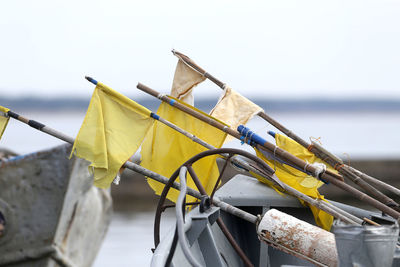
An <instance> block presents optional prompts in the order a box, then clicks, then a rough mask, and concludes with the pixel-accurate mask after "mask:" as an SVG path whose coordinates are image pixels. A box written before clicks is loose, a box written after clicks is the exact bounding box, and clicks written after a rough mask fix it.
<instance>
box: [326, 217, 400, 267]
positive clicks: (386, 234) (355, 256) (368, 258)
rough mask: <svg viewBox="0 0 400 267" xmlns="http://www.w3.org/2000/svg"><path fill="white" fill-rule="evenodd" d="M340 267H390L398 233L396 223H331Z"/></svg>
mask: <svg viewBox="0 0 400 267" xmlns="http://www.w3.org/2000/svg"><path fill="white" fill-rule="evenodd" d="M333 233H334V234H335V239H336V248H337V252H338V256H339V266H340V267H348V266H349V267H353V266H365V267H376V266H379V267H391V266H392V262H393V256H394V251H395V249H396V243H397V239H398V235H399V227H398V225H397V223H396V224H393V225H384V226H366V225H364V226H355V225H346V224H342V223H335V224H334V225H333Z"/></svg>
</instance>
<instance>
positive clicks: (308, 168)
mask: <svg viewBox="0 0 400 267" xmlns="http://www.w3.org/2000/svg"><path fill="white" fill-rule="evenodd" d="M137 88H138V89H139V90H142V91H143V92H146V93H147V94H149V95H152V96H154V97H156V98H159V99H160V100H162V101H164V102H166V103H169V104H170V105H172V106H174V107H176V108H178V109H179V110H181V111H183V112H185V113H188V114H190V115H192V116H194V117H196V118H198V119H199V120H201V121H203V122H205V123H208V124H210V125H211V126H213V127H216V128H218V129H220V130H221V131H224V132H226V133H228V134H230V135H231V136H233V137H235V138H237V139H241V137H242V136H241V135H240V133H238V132H236V131H234V130H233V129H231V128H229V127H227V126H226V125H224V124H222V123H220V122H218V121H215V120H212V119H211V118H209V117H207V116H205V115H203V114H201V113H199V112H196V111H194V110H193V109H190V108H189V107H187V106H185V105H182V104H180V103H179V102H177V101H175V100H174V99H172V98H170V97H168V96H166V95H163V94H160V93H159V92H157V91H155V90H153V89H151V88H149V87H147V86H145V85H143V84H141V83H138V85H137ZM263 141H265V142H264V143H262V144H256V145H255V146H256V148H258V149H260V150H266V151H268V152H269V153H273V154H274V155H276V156H277V157H278V158H281V159H283V160H284V161H286V162H289V163H291V164H294V165H295V166H297V167H298V168H300V169H302V170H304V171H305V172H307V173H311V174H314V176H315V174H316V173H317V172H318V170H317V168H316V167H315V166H313V165H311V164H308V163H306V162H304V161H303V160H302V159H300V158H297V157H295V156H293V155H292V154H290V153H289V152H287V151H285V150H283V149H281V148H279V147H277V146H275V145H274V144H272V143H269V142H267V141H266V140H263ZM317 178H322V179H323V180H325V181H327V182H330V183H332V184H334V185H336V186H337V187H339V188H341V189H343V190H345V191H347V192H349V193H351V194H353V195H354V196H355V197H357V198H358V199H360V200H362V201H365V202H366V203H368V204H369V205H371V206H373V207H375V208H377V209H379V210H381V211H382V212H384V213H386V214H388V215H390V216H392V217H393V218H395V219H399V218H400V213H399V212H397V211H395V210H393V209H392V208H390V207H388V206H386V205H385V204H383V203H381V202H379V201H377V200H375V199H373V198H372V197H370V196H368V195H367V194H365V193H363V192H361V191H359V190H357V189H355V188H353V187H351V186H349V185H347V184H346V183H344V182H342V181H340V180H338V179H336V178H334V177H333V176H332V175H330V174H329V173H326V172H324V173H321V174H320V175H319V177H317Z"/></svg>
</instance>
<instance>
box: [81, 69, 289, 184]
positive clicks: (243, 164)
mask: <svg viewBox="0 0 400 267" xmlns="http://www.w3.org/2000/svg"><path fill="white" fill-rule="evenodd" d="M85 79H86V80H88V81H89V82H91V83H92V84H94V85H97V83H98V82H97V80H95V79H93V78H91V77H89V76H85ZM150 117H151V118H153V119H154V120H157V121H159V122H161V123H162V124H164V125H166V126H168V127H170V128H171V129H173V130H175V131H177V132H179V133H181V134H183V135H184V136H186V137H187V138H189V139H190V140H192V141H193V142H195V143H198V144H199V145H201V146H203V147H205V148H207V149H215V147H214V146H212V145H210V144H208V143H207V142H205V141H203V140H202V139H200V138H198V137H197V136H195V135H193V134H191V133H189V132H188V131H186V130H184V129H182V128H180V127H179V126H177V125H175V124H173V123H172V122H170V121H168V120H166V119H164V118H162V117H161V116H159V115H157V114H156V113H154V112H151V113H150ZM221 156H222V157H226V155H221ZM232 163H233V164H236V165H237V166H239V167H241V168H242V169H244V170H247V171H252V172H254V173H256V174H258V175H260V176H262V177H263V178H265V179H267V180H270V181H271V182H273V183H274V184H276V185H278V186H279V187H282V182H281V181H280V180H279V179H278V178H277V177H273V176H272V175H273V171H272V169H271V170H269V172H267V171H266V170H265V169H260V168H257V167H256V166H254V165H251V164H249V163H248V162H246V161H244V160H242V159H240V158H237V157H233V158H232Z"/></svg>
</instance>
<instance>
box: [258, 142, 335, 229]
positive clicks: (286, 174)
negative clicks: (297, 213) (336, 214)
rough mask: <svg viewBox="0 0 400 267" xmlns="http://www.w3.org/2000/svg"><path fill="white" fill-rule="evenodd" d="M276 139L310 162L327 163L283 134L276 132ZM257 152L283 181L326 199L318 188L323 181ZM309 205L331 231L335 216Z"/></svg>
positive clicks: (315, 217)
mask: <svg viewBox="0 0 400 267" xmlns="http://www.w3.org/2000/svg"><path fill="white" fill-rule="evenodd" d="M275 141H276V145H277V146H278V147H280V148H282V149H284V150H286V151H288V152H289V153H291V154H292V155H294V156H296V157H298V158H301V159H302V160H304V161H306V162H308V163H324V164H325V165H327V164H326V163H325V162H324V161H322V160H320V159H319V158H317V157H316V156H315V155H314V154H312V153H311V152H310V151H308V150H307V149H306V148H304V147H303V146H301V145H299V144H298V143H297V142H295V141H294V140H292V139H291V138H288V137H286V136H284V135H281V134H276V135H275ZM256 153H257V156H258V157H260V158H262V159H263V160H264V161H265V162H267V164H268V165H269V166H271V167H272V168H273V169H275V174H276V176H278V178H279V179H280V180H281V181H282V182H284V183H285V184H287V185H289V186H290V187H293V188H294V189H296V190H298V191H300V192H302V193H303V194H306V195H307V196H310V197H312V198H314V199H322V200H324V201H326V200H325V199H324V196H323V195H320V193H319V192H318V188H319V187H321V186H322V185H323V184H324V183H323V182H322V181H320V180H318V179H316V178H314V177H312V176H310V175H307V174H305V173H304V172H302V171H299V170H297V169H295V168H293V167H290V166H288V165H285V164H282V163H280V162H278V161H276V160H273V159H272V157H270V156H269V155H264V154H263V153H262V152H261V151H259V150H257V149H256ZM327 169H329V170H331V171H333V172H335V173H337V172H336V171H335V170H334V169H333V168H331V167H329V166H328V167H327ZM259 180H260V181H261V182H264V181H263V179H259ZM299 200H300V199H299ZM300 202H302V203H303V204H307V203H305V202H303V201H302V200H300ZM308 206H309V207H310V209H311V211H312V213H313V215H314V219H315V222H316V223H317V225H319V226H320V227H322V228H324V229H325V230H328V231H329V230H330V228H331V226H332V222H333V217H332V216H331V215H329V214H327V213H326V212H324V211H322V210H320V209H318V208H316V207H314V206H311V205H308Z"/></svg>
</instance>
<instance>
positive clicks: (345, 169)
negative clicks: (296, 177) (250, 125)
mask: <svg viewBox="0 0 400 267" xmlns="http://www.w3.org/2000/svg"><path fill="white" fill-rule="evenodd" d="M172 53H173V54H174V55H175V56H176V57H178V58H179V59H180V60H182V62H183V63H185V64H186V65H187V66H189V67H190V68H192V69H193V70H194V71H196V72H198V73H200V74H201V75H203V76H204V77H206V78H208V79H209V80H210V81H212V82H214V83H215V84H216V85H217V86H218V87H220V88H221V89H223V90H224V89H225V88H226V84H225V83H223V82H222V81H220V80H218V79H217V78H215V77H214V76H212V75H211V74H209V73H208V72H206V71H205V70H204V69H202V68H201V67H200V66H198V65H197V64H196V63H195V62H194V61H193V60H192V59H190V58H189V57H188V56H186V55H184V54H182V53H180V52H178V51H176V50H172ZM258 116H259V117H261V118H263V119H264V120H265V121H267V122H269V123H270V124H271V125H273V126H274V127H275V128H277V129H278V130H280V131H281V132H283V133H284V134H285V135H287V136H288V137H290V138H292V139H293V140H295V141H296V142H297V143H299V144H300V145H302V146H303V147H305V148H306V149H308V150H309V151H310V152H312V153H314V154H315V155H316V156H317V157H318V158H320V159H322V160H323V161H325V162H327V163H328V164H329V165H330V166H332V167H333V168H334V169H336V170H337V171H338V172H339V173H341V174H342V175H343V176H345V177H346V178H348V179H349V180H351V181H352V182H354V183H355V184H357V185H358V186H360V187H361V188H363V189H364V190H366V191H367V192H369V193H370V194H371V195H372V196H374V197H375V198H377V199H378V200H379V201H380V202H382V203H384V204H386V205H387V206H389V207H392V208H394V209H395V210H397V211H400V207H399V204H398V203H396V202H395V201H394V200H393V199H391V198H389V197H388V196H386V195H385V194H383V193H382V192H380V191H379V190H378V189H376V188H375V187H373V186H371V185H370V184H369V183H368V182H370V183H373V184H375V185H376V186H381V187H384V188H385V189H387V190H390V191H391V192H393V193H395V194H397V195H400V190H398V189H397V188H395V187H393V186H391V185H388V184H387V183H384V182H382V181H380V180H378V179H376V178H374V177H371V176H369V175H366V174H364V173H362V172H361V171H359V170H357V169H355V168H353V167H350V166H348V165H347V164H344V162H343V161H342V160H341V159H339V158H338V157H336V156H334V155H333V154H332V153H330V152H328V151H327V150H326V149H324V148H323V147H322V146H320V145H318V144H317V143H315V142H312V143H311V144H309V143H307V142H306V141H305V140H303V139H302V138H300V137H299V136H297V135H296V134H295V133H294V132H292V131H291V130H289V129H287V128H286V127H284V126H283V125H282V124H280V123H279V122H278V121H276V120H275V119H273V118H272V117H270V116H269V115H267V114H266V113H265V112H264V111H262V112H260V113H259V114H258ZM367 181H368V182H367Z"/></svg>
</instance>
